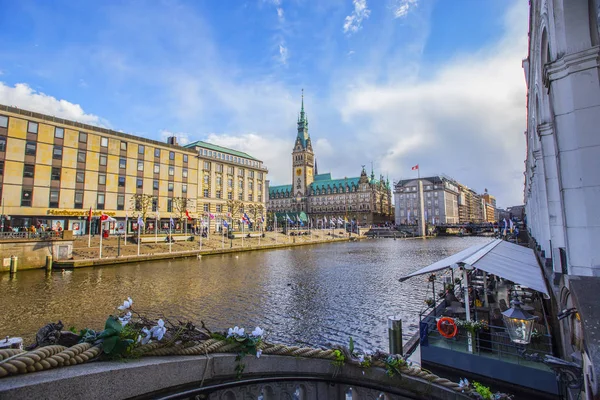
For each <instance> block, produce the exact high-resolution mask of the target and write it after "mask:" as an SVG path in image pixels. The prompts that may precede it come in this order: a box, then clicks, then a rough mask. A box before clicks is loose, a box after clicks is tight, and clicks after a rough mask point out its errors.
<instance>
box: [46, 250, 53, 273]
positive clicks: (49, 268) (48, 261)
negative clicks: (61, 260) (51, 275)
mask: <svg viewBox="0 0 600 400" xmlns="http://www.w3.org/2000/svg"><path fill="white" fill-rule="evenodd" d="M46 271H47V272H52V254H48V255H47V256H46Z"/></svg>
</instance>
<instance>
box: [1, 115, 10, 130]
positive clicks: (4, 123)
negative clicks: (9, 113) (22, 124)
mask: <svg viewBox="0 0 600 400" xmlns="http://www.w3.org/2000/svg"><path fill="white" fill-rule="evenodd" d="M0 128H8V117H6V116H4V115H0Z"/></svg>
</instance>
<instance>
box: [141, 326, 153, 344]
mask: <svg viewBox="0 0 600 400" xmlns="http://www.w3.org/2000/svg"><path fill="white" fill-rule="evenodd" d="M142 333H143V334H144V335H146V336H145V337H143V338H141V341H142V344H147V343H149V342H150V338H151V337H152V332H151V331H150V330H149V329H148V328H146V327H144V328H143V329H142ZM140 337H141V336H140ZM139 340H140V338H138V341H139Z"/></svg>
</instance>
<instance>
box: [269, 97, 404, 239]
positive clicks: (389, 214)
mask: <svg viewBox="0 0 600 400" xmlns="http://www.w3.org/2000/svg"><path fill="white" fill-rule="evenodd" d="M268 194H269V198H268V201H267V209H268V211H269V212H274V213H276V214H277V215H278V216H279V218H280V219H281V216H285V215H286V214H287V215H288V216H290V218H294V219H296V220H297V218H300V219H301V220H302V221H303V222H307V221H308V219H310V220H311V221H312V224H313V226H314V227H318V226H321V225H320V222H321V221H323V220H324V219H325V218H327V220H328V221H331V220H332V219H335V220H340V219H341V220H344V219H345V218H346V219H347V220H348V221H357V222H358V224H359V225H367V224H382V223H386V222H393V220H394V216H393V212H394V209H393V204H392V190H391V186H390V183H389V180H387V179H384V177H383V176H380V177H379V179H376V178H375V174H374V173H373V171H372V170H371V174H370V176H368V175H367V172H366V170H365V168H364V166H363V168H362V172H361V174H360V176H354V177H344V178H337V179H334V178H332V177H331V174H330V173H322V174H319V173H318V171H317V162H316V158H315V154H314V152H313V148H312V143H311V139H310V135H309V134H308V117H307V115H306V113H305V112H304V95H303V96H302V106H301V109H300V116H299V117H298V134H297V136H296V141H295V144H294V148H293V150H292V183H291V184H289V185H279V186H269V188H268Z"/></svg>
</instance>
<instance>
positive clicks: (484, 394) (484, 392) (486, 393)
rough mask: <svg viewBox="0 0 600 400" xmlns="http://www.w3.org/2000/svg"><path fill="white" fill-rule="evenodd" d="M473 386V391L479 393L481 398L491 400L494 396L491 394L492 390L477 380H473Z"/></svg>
mask: <svg viewBox="0 0 600 400" xmlns="http://www.w3.org/2000/svg"><path fill="white" fill-rule="evenodd" d="M473 387H474V388H475V391H476V392H477V393H479V395H480V396H481V398H482V399H483V400H492V399H493V398H494V397H493V396H494V395H493V394H492V391H491V390H490V388H489V387H487V386H484V385H482V384H481V383H479V382H473Z"/></svg>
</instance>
